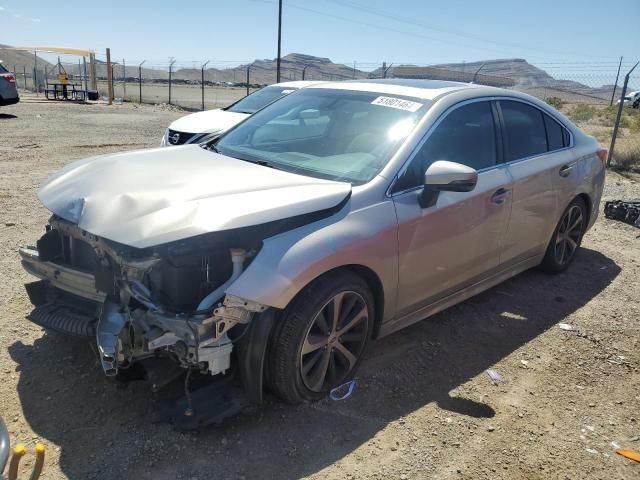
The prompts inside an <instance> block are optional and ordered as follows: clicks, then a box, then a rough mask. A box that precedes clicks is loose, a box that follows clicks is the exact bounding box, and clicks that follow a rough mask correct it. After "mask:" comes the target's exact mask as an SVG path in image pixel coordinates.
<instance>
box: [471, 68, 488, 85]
mask: <svg viewBox="0 0 640 480" xmlns="http://www.w3.org/2000/svg"><path fill="white" fill-rule="evenodd" d="M485 65H486V63H483V64H482V65H480V68H479V69H478V70H476V72H475V73H474V74H473V80H471V83H476V80H477V79H478V74H479V73H480V70H482V69H483V68H484V66H485Z"/></svg>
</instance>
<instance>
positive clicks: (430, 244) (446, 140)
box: [392, 101, 511, 317]
mask: <svg viewBox="0 0 640 480" xmlns="http://www.w3.org/2000/svg"><path fill="white" fill-rule="evenodd" d="M494 117H495V115H494V111H493V110H492V106H491V104H490V102H489V101H474V102H471V103H463V104H462V105H460V106H458V107H454V109H453V110H450V111H449V112H448V113H447V114H446V116H444V118H442V119H441V120H440V121H439V122H438V123H437V124H436V126H435V127H434V128H433V129H432V131H431V133H430V134H428V136H427V137H426V139H425V141H424V142H423V144H422V145H421V146H420V147H419V149H418V151H417V152H416V154H415V156H414V157H413V158H412V160H411V161H410V163H409V165H408V168H407V170H406V171H404V172H402V173H401V175H400V176H399V178H398V180H397V182H396V184H395V185H394V188H393V190H392V193H393V192H395V193H393V201H394V204H395V207H396V214H397V218H398V242H399V245H398V250H399V252H398V256H399V275H400V278H399V288H398V303H397V310H396V316H397V317H402V316H403V315H406V314H409V313H411V312H414V311H416V310H418V309H420V308H421V307H423V306H426V305H428V304H430V303H433V302H434V301H437V300H439V299H440V298H443V297H445V296H447V295H449V294H451V293H453V292H455V291H457V290H459V289H461V288H464V287H465V286H468V285H471V284H473V283H475V282H477V281H478V280H480V279H482V278H484V277H486V276H489V275H490V274H491V273H493V272H495V271H496V270H497V269H498V267H499V262H500V243H501V238H502V236H503V235H504V233H505V230H506V226H507V222H508V219H509V214H510V208H511V195H510V190H511V180H510V176H509V174H508V172H507V170H506V168H505V167H504V166H502V165H498V164H497V163H498V161H497V160H498V159H497V140H496V139H497V135H496V128H495V121H494ZM437 160H449V161H452V162H458V163H461V164H464V165H467V166H470V167H473V168H475V169H476V170H478V183H477V185H476V187H475V188H474V189H473V190H472V191H471V192H440V195H439V197H438V199H437V202H436V204H435V205H434V206H432V207H428V208H425V209H423V208H421V206H420V204H419V203H418V196H419V194H420V190H421V185H422V184H423V179H424V172H425V171H426V169H427V168H428V166H429V165H431V164H432V163H433V162H435V161H437Z"/></svg>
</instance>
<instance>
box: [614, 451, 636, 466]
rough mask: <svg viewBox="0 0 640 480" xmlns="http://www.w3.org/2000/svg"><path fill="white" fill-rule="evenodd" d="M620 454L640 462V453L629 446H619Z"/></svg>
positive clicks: (618, 452)
mask: <svg viewBox="0 0 640 480" xmlns="http://www.w3.org/2000/svg"><path fill="white" fill-rule="evenodd" d="M616 453H617V454H618V455H622V456H623V457H624V458H628V459H629V460H633V461H634V462H638V463H640V453H638V452H636V451H635V450H631V449H629V448H618V449H617V450H616Z"/></svg>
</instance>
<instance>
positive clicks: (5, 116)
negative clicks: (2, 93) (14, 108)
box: [0, 113, 18, 120]
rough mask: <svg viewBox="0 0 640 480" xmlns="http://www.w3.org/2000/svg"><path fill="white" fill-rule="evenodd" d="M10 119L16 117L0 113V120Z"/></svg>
mask: <svg viewBox="0 0 640 480" xmlns="http://www.w3.org/2000/svg"><path fill="white" fill-rule="evenodd" d="M11 118H18V116H17V115H13V114H12V113H0V120H9V119H11Z"/></svg>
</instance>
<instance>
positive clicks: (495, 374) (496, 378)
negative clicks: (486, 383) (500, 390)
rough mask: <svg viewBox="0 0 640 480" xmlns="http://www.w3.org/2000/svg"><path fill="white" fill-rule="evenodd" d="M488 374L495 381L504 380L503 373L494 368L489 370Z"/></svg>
mask: <svg viewBox="0 0 640 480" xmlns="http://www.w3.org/2000/svg"><path fill="white" fill-rule="evenodd" d="M487 375H489V378H490V379H491V380H493V381H494V382H501V381H502V380H503V378H502V375H500V373H499V372H498V371H497V370H494V369H493V368H490V369H488V370H487Z"/></svg>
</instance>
